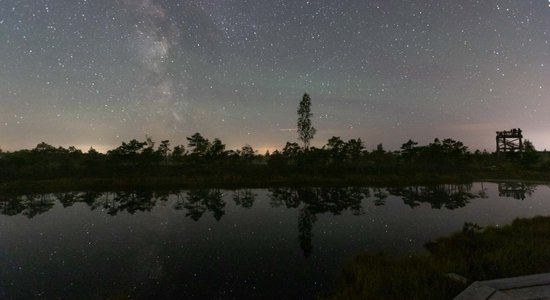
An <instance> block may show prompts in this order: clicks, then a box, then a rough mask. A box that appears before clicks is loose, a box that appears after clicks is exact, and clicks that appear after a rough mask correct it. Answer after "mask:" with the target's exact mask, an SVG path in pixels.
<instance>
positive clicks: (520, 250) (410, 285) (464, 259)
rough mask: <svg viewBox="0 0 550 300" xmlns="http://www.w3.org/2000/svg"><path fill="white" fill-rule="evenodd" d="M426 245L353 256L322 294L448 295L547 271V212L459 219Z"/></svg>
mask: <svg viewBox="0 0 550 300" xmlns="http://www.w3.org/2000/svg"><path fill="white" fill-rule="evenodd" d="M426 247H427V249H428V250H429V254H426V255H413V256H408V257H390V256H387V255H384V254H372V253H363V254H359V255H357V256H355V257H354V258H353V259H351V261H349V262H348V263H347V264H346V265H345V267H344V269H343V270H342V272H341V275H340V277H339V282H338V284H337V287H336V288H335V290H334V291H333V293H332V295H331V296H329V297H327V298H329V299H452V298H453V297H454V296H456V295H457V294H459V293H460V292H461V291H462V290H463V289H464V288H466V287H467V285H468V284H470V283H471V282H473V281H478V280H489V279H495V278H503V277H512V276H520V275H528V274H535V273H544V272H550V217H535V218H532V219H516V220H515V221H514V222H513V223H512V224H511V225H506V226H504V227H501V228H497V227H488V228H485V229H481V230H479V229H478V228H476V226H472V224H465V226H464V228H463V231H462V232H458V233H455V234H453V235H452V236H450V237H444V238H440V239H438V240H436V241H435V242H433V243H430V244H427V245H426ZM457 275H459V276H457ZM460 277H463V278H466V279H467V280H468V281H467V282H461V281H460V280H458V278H460Z"/></svg>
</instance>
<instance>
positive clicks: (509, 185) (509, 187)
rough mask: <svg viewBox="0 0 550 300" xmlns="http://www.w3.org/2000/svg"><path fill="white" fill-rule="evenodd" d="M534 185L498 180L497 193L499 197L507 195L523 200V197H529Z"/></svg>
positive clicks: (533, 190)
mask: <svg viewBox="0 0 550 300" xmlns="http://www.w3.org/2000/svg"><path fill="white" fill-rule="evenodd" d="M535 189H536V188H535V186H534V185H530V184H526V183H523V182H499V183H498V195H499V196H500V197H509V198H514V199H516V200H525V197H531V196H532V195H533V193H534V192H535Z"/></svg>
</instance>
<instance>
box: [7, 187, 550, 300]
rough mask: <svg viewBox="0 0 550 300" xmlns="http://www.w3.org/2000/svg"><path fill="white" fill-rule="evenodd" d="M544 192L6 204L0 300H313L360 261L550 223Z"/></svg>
mask: <svg viewBox="0 0 550 300" xmlns="http://www.w3.org/2000/svg"><path fill="white" fill-rule="evenodd" d="M549 194H550V190H549V188H548V186H544V185H538V186H535V185H528V184H522V183H500V184H497V183H475V184H470V185H439V186H430V187H427V186H414V187H407V188H298V189H296V188H273V189H256V190H250V189H243V190H235V191H231V190H219V189H201V190H189V191H173V192H153V191H133V192H128V191H125V192H106V193H97V192H71V193H58V194H42V195H37V194H34V195H1V196H0V213H1V215H0V298H7V299H29V298H44V299H52V298H53V299H56V298H59V299H122V298H131V299H147V298H153V297H154V298H156V299H212V298H215V299H218V298H223V299H243V298H245V299H246V298H262V299H266V298H267V299H269V298H283V299H286V298H288V299H296V298H303V299H310V298H313V297H314V296H315V295H316V294H318V293H322V292H323V291H325V290H326V289H327V288H329V287H330V284H331V283H332V282H333V281H334V279H335V277H336V276H337V274H338V271H339V269H340V268H341V266H342V265H343V264H344V263H345V261H346V259H349V258H350V257H351V256H352V255H353V254H355V253H358V252H361V251H384V252H387V253H391V254H408V253H415V252H421V251H424V249H423V245H424V244H425V243H426V242H428V241H430V240H433V239H435V238H437V237H440V236H445V235H448V234H449V233H451V232H454V231H457V230H460V229H461V228H462V225H463V223H464V222H474V223H477V224H479V225H481V226H486V225H489V224H493V225H503V224H508V223H510V222H511V221H512V220H513V219H514V218H516V217H531V216H535V215H549V214H550V201H549V197H548V196H549Z"/></svg>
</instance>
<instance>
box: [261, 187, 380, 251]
mask: <svg viewBox="0 0 550 300" xmlns="http://www.w3.org/2000/svg"><path fill="white" fill-rule="evenodd" d="M369 195H370V191H369V189H368V188H356V187H351V188H273V189H270V190H269V197H270V199H271V206H272V207H280V206H283V205H284V206H286V207H287V208H297V207H299V206H302V207H301V208H300V211H299V214H298V232H299V234H298V240H299V241H300V248H301V249H302V251H303V252H304V256H305V257H309V256H310V255H311V253H312V250H313V245H312V238H313V233H312V230H313V224H314V223H315V221H316V220H317V217H316V215H317V214H324V213H327V212H330V213H332V214H334V215H339V214H341V213H342V212H343V211H344V210H350V211H351V212H352V213H353V214H354V215H362V214H363V213H364V210H363V207H362V200H363V199H365V198H367V197H369Z"/></svg>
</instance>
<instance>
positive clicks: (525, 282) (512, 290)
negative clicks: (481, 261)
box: [454, 273, 550, 300]
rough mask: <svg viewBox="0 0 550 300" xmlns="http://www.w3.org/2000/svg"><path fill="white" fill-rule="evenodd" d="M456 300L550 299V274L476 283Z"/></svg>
mask: <svg viewBox="0 0 550 300" xmlns="http://www.w3.org/2000/svg"><path fill="white" fill-rule="evenodd" d="M454 299H455V300H465V299H474V300H482V299H483V300H486V299H491V300H496V299H499V300H505V299H550V273H543V274H535V275H527V276H519V277H511V278H501V279H495V280H487V281H476V282H474V283H472V284H471V285H470V286H469V287H468V288H466V289H465V290H464V291H462V293H460V294H459V295H458V296H456V297H455V298H454Z"/></svg>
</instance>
